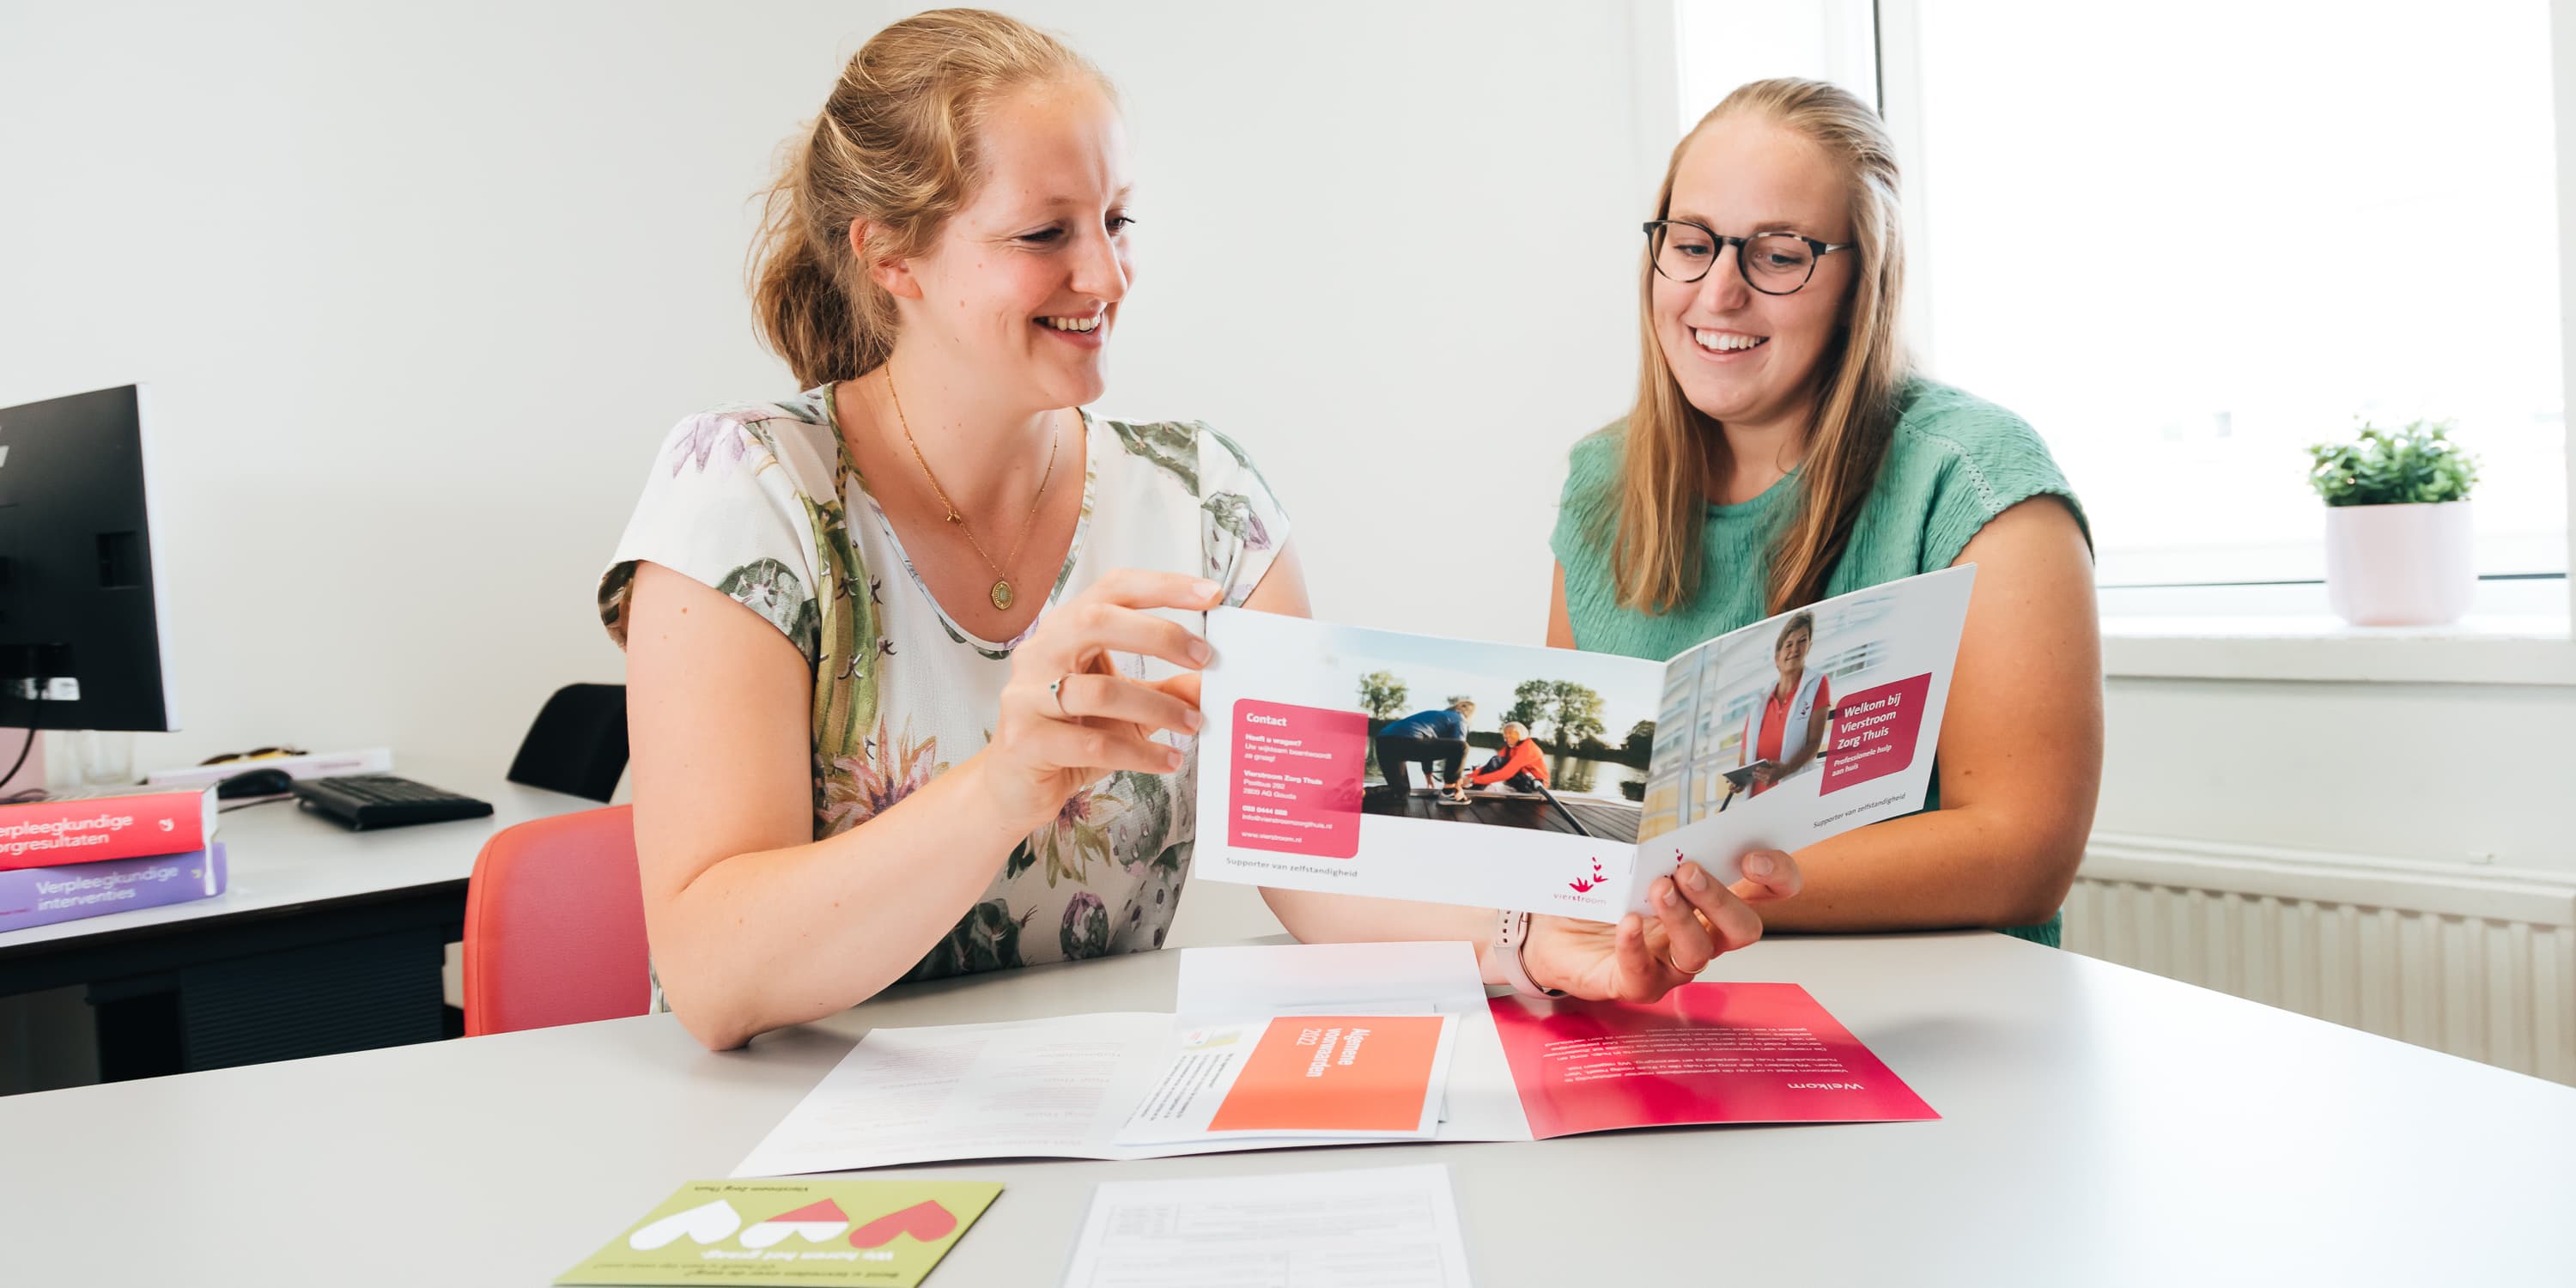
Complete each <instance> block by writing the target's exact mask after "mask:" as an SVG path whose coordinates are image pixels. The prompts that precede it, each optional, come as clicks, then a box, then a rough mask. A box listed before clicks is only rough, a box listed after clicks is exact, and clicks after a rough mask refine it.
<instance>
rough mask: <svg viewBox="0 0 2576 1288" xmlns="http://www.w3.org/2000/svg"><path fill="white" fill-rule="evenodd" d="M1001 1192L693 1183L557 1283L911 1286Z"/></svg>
mask: <svg viewBox="0 0 2576 1288" xmlns="http://www.w3.org/2000/svg"><path fill="white" fill-rule="evenodd" d="M1001 1192H1002V1187H1001V1186H1000V1185H999V1184H996V1183H989V1182H982V1181H806V1180H775V1181H765V1180H740V1181H691V1182H689V1183H688V1184H686V1185H683V1186H681V1187H680V1190H679V1192H678V1193H676V1194H673V1195H672V1196H671V1197H669V1198H667V1199H664V1200H662V1204H661V1206H659V1207H656V1208H654V1209H653V1210H652V1211H650V1212H648V1213H645V1214H644V1219H643V1220H641V1221H638V1222H636V1223H635V1225H634V1227H633V1228H632V1229H629V1230H628V1231H626V1233H624V1234H621V1235H619V1236H617V1237H616V1238H615V1239H612V1240H610V1241H609V1243H608V1246H607V1247H605V1248H602V1249H600V1250H599V1251H598V1252H596V1253H593V1254H592V1255H591V1258H590V1259H589V1260H587V1261H584V1262H582V1263H581V1264H580V1265H577V1266H574V1267H573V1268H572V1269H570V1270H567V1271H565V1272H564V1273H563V1276H562V1277H561V1278H559V1279H557V1280H555V1282H556V1283H558V1284H635V1285H654V1284H742V1285H752V1284H786V1285H808V1284H870V1285H891V1288H913V1286H914V1285H916V1284H918V1283H920V1282H921V1281H922V1278H923V1277H924V1276H926V1275H928V1274H929V1273H930V1270H931V1267H933V1266H936V1265H938V1264H939V1259H940V1258H941V1257H943V1256H946V1255H947V1254H948V1249H949V1246H950V1245H952V1244H954V1243H956V1242H957V1240H958V1238H959V1237H960V1236H962V1235H964V1234H965V1233H966V1227H967V1226H970V1225H973V1224H974V1223H975V1218H977V1217H979V1216H982V1215H983V1214H984V1209H985V1208H986V1207H988V1206H991V1204H992V1202H993V1198H994V1196H995V1195H998V1194H1000V1193H1001Z"/></svg>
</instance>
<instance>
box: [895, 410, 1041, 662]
mask: <svg viewBox="0 0 2576 1288" xmlns="http://www.w3.org/2000/svg"><path fill="white" fill-rule="evenodd" d="M885 373H886V396H887V397H889V398H891V399H893V400H894V420H895V423H896V424H898V425H901V426H903V441H904V442H906V443H910V444H911V445H912V460H913V463H914V464H916V465H919V466H920V467H921V477H923V478H925V479H928V480H930V490H931V491H932V492H934V493H936V494H937V495H938V497H939V504H940V505H941V506H943V507H945V508H946V509H947V511H948V521H949V522H950V523H953V524H956V525H957V528H958V531H960V532H963V533H965V534H966V544H968V545H970V546H973V547H974V548H975V557H976V558H978V559H981V560H983V561H984V566H985V567H987V568H990V569H992V570H993V589H992V591H991V593H990V597H991V599H992V601H993V610H994V611H995V612H1002V613H1007V612H1009V611H1011V604H1012V601H1014V600H1016V599H1018V598H1019V595H1018V593H1017V592H1015V591H1013V590H1012V589H1011V575H1010V574H1009V573H1007V572H1004V571H1002V569H1003V566H1004V565H1005V564H1017V563H1018V562H1019V560H1020V551H1021V550H1023V549H1025V548H1027V546H1028V544H1029V529H1031V528H1033V527H1036V526H1037V522H1038V503H1039V502H1040V501H1043V500H1045V499H1046V490H1047V480H1049V479H1052V478H1054V477H1055V455H1056V452H1057V450H1058V449H1060V448H1062V447H1063V446H1064V427H1063V426H1062V424H1058V425H1057V427H1056V434H1055V438H1054V439H1053V440H1052V441H1051V442H1050V443H1049V444H1048V446H1047V463H1046V472H1045V473H1043V474H1040V475H1038V491H1037V495H1036V496H1033V497H1030V498H1029V517H1027V518H1026V519H1023V520H1021V521H1020V539H1019V540H1018V541H1017V542H1015V543H1013V544H1012V546H1011V557H1010V558H1008V559H1005V560H1003V561H1002V563H995V562H993V556H992V555H991V553H989V552H988V551H986V550H985V549H984V543H983V542H981V541H978V540H976V539H975V526H974V525H973V524H970V523H968V522H966V516H965V515H962V514H959V513H958V512H957V503H956V502H954V501H951V500H949V499H948V489H946V488H944V487H941V486H939V476H938V475H936V474H933V473H931V472H930V462H929V461H928V460H927V459H925V458H924V457H923V456H922V454H921V443H920V441H919V440H917V439H915V438H914V437H913V436H912V422H911V421H910V420H908V419H906V418H905V417H904V414H903V395H902V394H900V393H897V392H895V387H894V364H893V363H890V362H889V363H887V364H886V368H885Z"/></svg>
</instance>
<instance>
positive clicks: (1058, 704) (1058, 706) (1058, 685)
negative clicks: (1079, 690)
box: [1047, 671, 1074, 720]
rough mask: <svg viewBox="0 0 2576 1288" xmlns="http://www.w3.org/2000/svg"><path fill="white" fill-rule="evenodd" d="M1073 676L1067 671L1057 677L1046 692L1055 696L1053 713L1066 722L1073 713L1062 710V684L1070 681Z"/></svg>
mask: <svg viewBox="0 0 2576 1288" xmlns="http://www.w3.org/2000/svg"><path fill="white" fill-rule="evenodd" d="M1073 675H1074V673H1073V672H1071V671H1067V672H1065V673H1064V674H1062V675H1059V676H1057V677H1056V678H1055V683H1053V684H1050V685H1048V686H1047V692H1048V693H1050V694H1053V695H1054V696H1055V713H1056V714H1057V715H1059V716H1062V717H1064V718H1065V719H1067V720H1071V719H1072V718H1073V713H1072V712H1070V711H1067V710H1065V709H1064V682H1065V681H1067V680H1070V679H1072V678H1073Z"/></svg>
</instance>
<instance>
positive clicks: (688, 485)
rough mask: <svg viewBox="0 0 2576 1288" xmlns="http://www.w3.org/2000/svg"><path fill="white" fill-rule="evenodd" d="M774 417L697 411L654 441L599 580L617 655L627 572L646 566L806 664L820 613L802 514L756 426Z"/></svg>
mask: <svg viewBox="0 0 2576 1288" xmlns="http://www.w3.org/2000/svg"><path fill="white" fill-rule="evenodd" d="M775 415H776V413H775V412H774V411H773V412H769V413H767V414H766V415H764V413H763V412H761V411H756V410H754V411H727V412H703V413H700V414H698V415H695V416H691V417H689V418H688V419H687V420H683V421H681V422H680V423H679V424H678V425H677V426H675V427H673V428H672V430H671V432H670V434H669V436H668V437H666V438H665V439H664V440H663V442H662V447H661V450H660V452H658V453H657V454H656V455H655V456H654V458H653V468H652V471H651V472H650V473H649V474H648V475H647V476H646V477H645V480H644V495H643V496H642V497H641V498H640V499H639V500H637V501H636V503H635V513H634V515H633V517H631V518H629V519H628V520H627V523H626V533H625V535H624V536H622V537H620V538H619V539H618V542H617V553H616V554H615V555H614V556H613V557H612V558H611V559H610V561H609V565H608V570H607V572H606V573H604V574H602V575H601V577H600V581H599V618H600V622H601V624H602V625H604V626H606V627H607V628H608V636H609V638H610V639H612V640H614V641H616V642H617V646H618V647H619V648H624V647H625V646H626V624H627V623H626V618H627V607H628V599H629V597H630V595H631V593H632V591H633V586H634V579H635V566H636V565H637V564H638V563H641V562H644V561H646V560H650V561H652V562H653V563H657V564H660V565H662V566H663V567H665V568H668V569H670V570H671V571H673V572H676V573H679V574H680V575H682V576H684V577H687V578H689V579H690V580H692V581H696V582H700V583H702V584H704V585H706V586H709V587H712V588H714V589H715V590H716V591H717V592H719V593H721V594H723V595H725V596H726V597H728V598H730V599H732V600H733V601H734V602H735V603H738V604H741V605H742V606H743V607H745V608H748V609H750V610H751V611H752V612H754V613H756V614H758V615H759V617H760V619H761V620H762V621H765V622H768V623H769V624H770V625H772V626H775V627H777V628H778V630H779V633H781V634H783V635H785V636H786V637H787V639H788V641H789V642H790V643H792V644H794V645H795V646H796V650H797V651H798V652H799V653H802V654H804V655H805V662H806V665H808V666H811V665H813V664H814V658H815V654H816V651H817V649H818V648H819V647H820V639H819V618H820V614H819V612H818V608H817V604H816V601H815V587H816V580H815V576H814V539H813V536H812V533H813V525H812V523H811V521H810V520H809V519H808V518H807V513H808V511H809V510H810V509H811V506H810V504H809V503H808V502H807V501H806V499H805V493H804V491H803V489H801V488H800V487H799V486H798V484H797V481H796V478H795V476H794V473H793V472H792V471H791V469H790V468H789V466H788V465H787V464H786V463H785V462H783V461H782V460H781V459H780V454H779V451H778V445H777V440H776V439H775V438H773V437H772V436H771V434H770V433H769V432H768V431H767V428H766V426H765V425H764V424H763V422H764V420H767V419H769V418H770V417H774V416H775Z"/></svg>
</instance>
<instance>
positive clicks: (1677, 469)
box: [1548, 80, 2102, 944]
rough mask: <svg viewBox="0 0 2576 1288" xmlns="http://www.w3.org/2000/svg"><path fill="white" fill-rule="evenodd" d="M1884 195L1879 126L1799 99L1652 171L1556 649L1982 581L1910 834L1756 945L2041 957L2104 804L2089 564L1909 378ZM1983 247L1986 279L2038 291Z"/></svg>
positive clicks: (2024, 459)
mask: <svg viewBox="0 0 2576 1288" xmlns="http://www.w3.org/2000/svg"><path fill="white" fill-rule="evenodd" d="M1897 195H1898V185H1897V172H1896V164H1895V159H1894V155H1893V151H1892V148H1891V145H1890V143H1889V141H1888V137H1887V133H1886V131H1885V128H1884V127H1883V126H1882V125H1881V123H1880V121H1879V119H1878V116H1877V114H1876V113H1874V112H1873V111H1871V110H1870V109H1869V108H1868V107H1867V106H1865V105H1864V104H1862V103H1861V102H1860V101H1859V100H1858V99H1856V98H1854V97H1852V96H1851V95H1850V94H1848V93H1846V92H1844V91H1843V90H1840V89H1837V88H1835V87H1833V86H1830V85H1824V84H1819V83H1816V82H1812V81H1798V80H1773V81H1760V82H1756V83H1754V84H1750V85H1746V86H1744V87H1742V88H1740V89H1738V90H1736V91H1735V92H1734V93H1733V94H1730V95H1728V96H1727V98H1726V100H1725V101H1724V102H1722V103H1720V104H1718V105H1717V107H1716V109H1715V110H1713V111H1711V112H1710V113H1709V114H1708V115H1707V116H1706V117H1705V118H1703V119H1702V120H1701V121H1700V123H1699V124H1698V126H1696V127H1695V128H1694V129H1693V130H1692V131H1691V132H1690V134H1689V136H1688V137H1686V138H1684V139H1683V140H1682V142H1681V143H1680V145H1679V146H1677V147H1675V148H1674V149H1673V156H1672V161H1671V163H1670V165H1669V167H1668V168H1667V169H1666V171H1665V175H1664V182H1663V187H1662V191H1661V193H1660V194H1659V196H1658V197H1657V199H1656V210H1655V218H1654V220H1653V221H1651V222H1649V223H1648V224H1647V225H1646V239H1647V262H1646V264H1645V265H1644V266H1642V268H1641V271H1640V274H1641V275H1640V297H1641V298H1640V313H1641V321H1642V324H1643V332H1644V335H1643V339H1644V344H1643V357H1642V361H1641V363H1640V371H1639V379H1638V388H1637V401H1636V404H1635V406H1634V408H1633V409H1632V410H1631V411H1630V412H1629V414H1628V416H1627V417H1626V418H1625V419H1624V420H1623V421H1621V422H1620V423H1618V424H1614V425H1612V426H1611V427H1610V428H1608V429H1606V430H1603V431H1601V432H1600V433H1597V434H1594V435H1592V436H1590V437H1588V438H1586V439H1584V440H1583V441H1582V442H1581V443H1579V444H1578V445H1577V446H1576V447H1575V449H1574V452H1573V456H1572V466H1571V470H1570V472H1569V475H1568V477H1567V479H1566V483H1565V491H1564V507H1563V510H1562V512H1561V514H1560V516H1559V519H1558V522H1557V527H1556V531H1555V534H1554V536H1553V538H1552V541H1551V545H1552V547H1553V549H1554V551H1555V553H1556V558H1557V569H1556V588H1555V592H1554V594H1553V597H1552V603H1551V604H1550V607H1549V619H1548V643H1550V644H1552V645H1556V646H1559V647H1566V648H1584V649H1592V650H1597V651H1602V652H1611V653H1625V654H1629V655H1631V656H1636V657H1645V658H1653V659H1658V660H1660V659H1664V658H1669V657H1671V656H1673V655H1674V654H1676V653H1679V652H1681V651H1682V650H1684V649H1687V648H1689V647H1691V646H1693V645H1695V644H1698V643H1700V642H1701V641H1703V640H1706V639H1709V638H1711V637H1712V636H1716V635H1720V634H1723V633H1725V632H1727V631H1731V630H1734V629H1736V628H1738V627H1741V626H1744V625H1746V624H1748V623H1750V622H1754V621H1758V620H1760V619H1761V618H1763V617H1766V616H1770V615H1772V614H1775V613H1779V612H1783V611H1786V610H1788V609H1791V608H1795V607H1798V606H1800V605H1803V604H1808V603H1813V602H1815V601H1816V600H1819V599H1824V598H1828V597H1831V596H1834V595H1840V594H1843V593H1845V592H1848V591H1852V590H1857V589H1860V588H1862V587H1865V586H1871V585H1876V584H1878V583H1881V582H1886V581H1892V580H1895V579H1897V578H1900V577H1907V576H1911V575H1913V574H1916V573H1922V572H1930V571H1933V570H1935V569H1939V568H1943V567H1948V566H1950V565H1952V564H1959V563H1973V564H1976V565H1977V566H1978V573H1977V585H1976V591H1975V595H1974V598H1973V599H1972V601H1971V602H1970V605H1969V609H1968V620H1967V628H1966V632H1965V634H1964V636H1963V637H1962V638H1961V640H1960V644H1959V656H1958V666H1957V673H1956V676H1955V678H1954V679H1953V681H1952V684H1951V689H1950V700H1949V706H1948V709H1947V711H1946V712H1945V714H1944V715H1943V717H1942V724H1941V742H1940V748H1939V753H1938V755H1939V759H1938V761H1937V765H1938V773H1937V775H1936V777H1935V782H1934V787H1933V792H1932V796H1931V800H1930V802H1929V807H1928V808H1927V809H1926V810H1925V811H1924V812H1923V813H1920V814H1917V815H1914V816H1911V817H1907V818H1902V819H1895V820H1891V821H1889V822H1885V823H1881V824H1879V825H1877V826H1875V827H1866V828H1862V829H1860V830H1858V831H1854V832H1848V833H1845V834H1844V835H1842V836H1839V837H1836V838H1834V839H1832V840H1829V841H1824V842H1821V843H1819V844H1816V845H1813V846H1809V847H1807V848H1806V849H1804V850H1801V851H1799V852H1798V854H1797V856H1796V859H1797V863H1798V865H1799V868H1800V871H1801V873H1802V875H1803V878H1804V882H1805V889H1804V891H1803V892H1802V893H1801V894H1800V895H1798V897H1796V898H1795V899H1791V900H1787V901H1785V902H1780V903H1775V904H1770V905H1766V906H1765V907H1764V909H1763V913H1762V915H1763V920H1764V922H1765V923H1766V924H1767V925H1768V926H1770V927H1771V928H1773V929H1777V930H1890V929H1903V928H1924V927H1961V926H1985V927H1993V928H1996V929H2003V930H2009V931H2011V932H2012V933H2015V934H2019V935H2022V936H2023V937H2025V938H2030V939H2035V940H2038V941H2040V942H2043V943H2051V944H2053V943H2055V942H2056V940H2057V933H2058V927H2059V925H2060V918H2059V915H2058V905H2059V903H2060V901H2062V900H2063V899H2064V897H2065V894H2066V890H2067V888H2068V886H2069V885H2070V884H2071V883H2072V882H2073V880H2074V876H2075V866H2076V862H2077V860H2078V858H2079V857H2080V856H2081V854H2082V851H2083V846H2084V840H2085V836H2086V833H2087V831H2088V830H2089V828H2090V827H2091V824H2092V818H2093V804H2094V798H2095V795H2096V794H2097V792H2098V790H2099V788H2100V783H2101V764H2102V698H2101V661H2100V652H2101V644H2100V638H2099V632H2098V628H2097V625H2096V621H2095V617H2094V608H2093V582H2092V561H2091V550H2090V547H2089V545H2088V537H2087V534H2086V531H2085V528H2084V521H2083V514H2082V511H2081V510H2080V509H2079V508H2078V507H2077V505H2076V503H2075V498H2074V496H2073V494H2072V493H2071V492H2069V491H2068V489H2067V485H2066V481H2065V479H2064V478H2063V477H2062V476H2061V475H2060V474H2059V473H2058V470H2057V467H2056V465H2055V463H2054V462H2052V461H2051V460H2050V459H2049V456H2048V451H2047V449H2046V448H2045V447H2044V446H2043V445H2042V444H2041V442H2040V440H2039V437H2038V435H2036V434H2035V433H2033V432H2032V431H2031V429H2030V427H2029V426H2028V425H2025V424H2024V423H2023V422H2022V421H2021V420H2020V419H2019V418H2017V417H2015V416H2014V415H2013V414H2012V413H2010V412H2008V411H2005V410H2004V409H2002V408H2000V407H1997V406H1994V405H1993V404H1991V403H1987V402H1983V401H1980V400H1979V399H1977V398H1974V397H1971V396H1970V395H1968V394H1965V393H1962V392H1960V391H1959V390H1956V389H1952V388H1949V387H1946V386H1943V385H1940V384H1937V383H1934V382H1932V381H1930V380H1926V379H1924V378H1922V377H1921V376H1919V375H1917V374H1916V373H1914V372H1913V371H1912V370H1911V369H1910V367H1909V365H1908V363H1907V361H1906V357H1905V351H1904V348H1903V346H1902V344H1901V343H1900V341H1899V338H1898V333H1897V323H1898V318H1899V315H1900V305H1901V295H1902V288H1903V286H1904V282H1905V248H1904V244H1903V236H1902V227H1901V224H1900V222H1899V219H1898V206H1897ZM2003 241H2004V243H2005V244H2004V245H2002V246H2001V247H1999V248H1998V249H1997V251H1996V257H1995V258H1994V259H1993V260H1991V261H1980V262H1982V263H1985V264H1986V266H1987V268H1988V269H1989V270H1990V271H1994V272H2016V271H2018V272H2030V271H2047V270H2046V268H2045V266H2037V265H2033V264H2031V263H2029V262H2028V261H2027V260H2017V259H2015V258H2014V256H2013V252H2012V248H2011V245H2010V239H2009V238H2005V239H2003Z"/></svg>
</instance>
